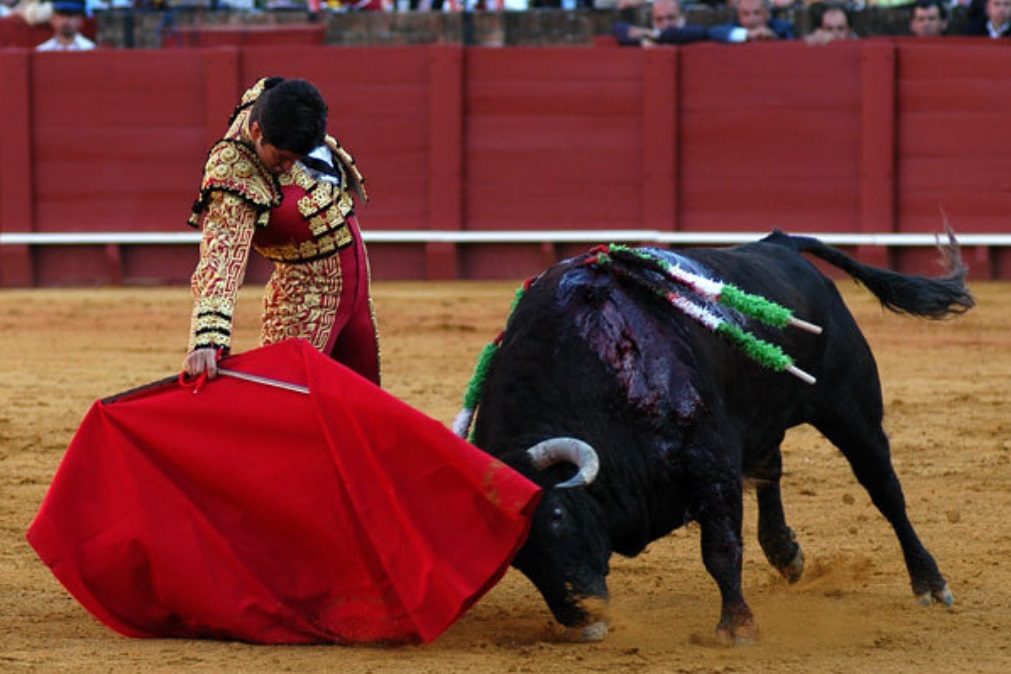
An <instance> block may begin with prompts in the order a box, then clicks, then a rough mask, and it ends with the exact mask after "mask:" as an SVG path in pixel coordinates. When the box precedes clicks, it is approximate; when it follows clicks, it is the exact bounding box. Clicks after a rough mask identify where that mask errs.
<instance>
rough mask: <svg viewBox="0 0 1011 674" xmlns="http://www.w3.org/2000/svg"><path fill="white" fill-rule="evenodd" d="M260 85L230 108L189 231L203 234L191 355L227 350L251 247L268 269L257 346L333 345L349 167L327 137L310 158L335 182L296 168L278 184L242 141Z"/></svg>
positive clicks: (354, 181)
mask: <svg viewBox="0 0 1011 674" xmlns="http://www.w3.org/2000/svg"><path fill="white" fill-rule="evenodd" d="M266 81H267V80H260V81H259V82H257V83H256V85H255V86H253V87H252V88H251V89H250V90H249V91H247V92H246V93H245V94H244V95H243V97H242V100H241V102H240V103H239V105H238V106H237V107H236V109H235V112H234V113H233V115H232V119H231V121H230V124H229V128H228V132H227V133H226V134H225V137H224V138H223V139H222V140H220V141H218V142H217V143H216V144H215V145H214V147H213V148H211V151H210V153H209V155H208V158H207V163H206V165H205V167H204V175H203V180H202V181H201V185H200V194H199V196H198V198H197V200H196V202H195V203H194V206H193V213H192V215H191V216H190V219H189V224H190V225H191V226H193V227H202V228H203V238H202V241H201V244H200V262H199V263H198V265H197V268H196V271H195V272H194V273H193V278H192V282H191V286H192V290H193V297H194V306H193V315H192V321H191V333H190V343H189V348H190V350H191V351H192V350H193V349H196V348H201V347H222V348H224V349H225V350H228V349H229V348H230V346H231V335H232V316H233V312H234V308H235V300H236V295H237V294H238V290H239V287H240V286H241V285H242V281H243V278H244V277H245V273H246V265H247V262H248V258H249V250H250V248H255V249H256V250H257V251H258V252H259V253H261V254H262V255H264V256H265V257H267V258H268V259H270V260H272V261H274V263H275V269H274V273H273V275H272V276H271V279H270V282H269V283H268V286H267V292H266V295H265V298H264V317H263V332H262V334H261V343H264V344H268V343H273V342H276V341H280V340H282V339H286V338H289V337H302V338H305V339H307V340H309V341H310V342H312V343H313V345H314V346H316V348H318V349H323V348H324V346H325V345H326V344H327V343H328V340H329V339H330V337H331V334H330V332H331V330H332V329H333V325H334V317H335V315H336V312H337V304H338V301H339V297H340V292H341V269H340V261H339V258H338V256H336V255H335V253H337V252H338V251H339V250H341V249H342V248H344V247H346V246H349V245H352V244H353V243H358V244H360V242H356V241H355V236H356V234H355V230H354V228H353V227H349V226H348V222H347V218H348V217H349V215H350V214H352V213H353V207H354V202H353V198H352V196H351V193H350V191H349V190H348V188H349V187H350V188H351V189H353V190H354V191H355V192H356V193H357V194H358V196H359V197H360V198H361V199H363V200H365V199H367V196H366V194H365V189H364V180H363V178H362V175H361V173H360V172H359V171H358V168H357V167H356V166H355V164H354V159H353V158H352V157H351V155H350V154H348V153H347V152H346V151H345V150H344V149H343V148H342V147H341V146H340V144H339V143H338V142H337V140H336V139H335V138H333V137H332V136H327V137H326V148H325V149H323V148H317V151H314V152H313V156H320V153H322V154H323V155H329V157H327V158H325V159H324V161H327V163H329V164H330V165H331V166H332V167H333V168H335V169H336V171H337V173H339V175H340V177H339V179H338V178H336V177H333V176H328V175H324V174H321V173H317V172H315V171H313V170H311V169H309V168H307V167H306V166H305V165H303V164H302V163H301V162H296V163H295V165H294V166H293V167H292V169H291V170H290V171H288V172H286V173H283V174H280V175H273V174H271V173H270V172H269V171H268V170H267V168H266V167H265V166H264V165H263V163H262V162H261V161H260V159H259V157H258V156H257V154H256V149H255V146H254V144H253V141H252V140H251V137H250V133H249V122H250V120H249V117H250V109H251V108H252V106H253V104H254V103H255V102H256V100H257V98H259V96H260V94H261V93H262V92H263V91H264V88H265V83H266Z"/></svg>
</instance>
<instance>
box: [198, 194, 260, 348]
mask: <svg viewBox="0 0 1011 674" xmlns="http://www.w3.org/2000/svg"><path fill="white" fill-rule="evenodd" d="M255 221H256V211H255V209H254V208H253V207H252V206H251V205H250V204H249V203H248V202H246V201H244V200H242V199H240V198H239V197H237V196H235V195H233V194H226V193H222V192H216V193H214V194H212V195H210V198H209V201H208V205H207V211H206V215H205V216H204V219H203V224H204V235H203V240H202V241H201V242H200V262H199V263H198V264H197V268H196V270H195V271H194V272H193V277H192V279H191V282H190V287H191V289H192V291H193V297H194V302H193V315H192V317H191V321H190V345H189V350H190V351H192V350H193V349H195V348H199V347H205V346H213V347H217V346H221V347H230V346H231V342H232V316H233V314H234V310H235V299H236V295H237V294H238V292H239V286H241V285H242V279H243V277H245V274H246V263H247V261H248V259H249V249H250V247H251V245H252V241H253V232H254V230H255Z"/></svg>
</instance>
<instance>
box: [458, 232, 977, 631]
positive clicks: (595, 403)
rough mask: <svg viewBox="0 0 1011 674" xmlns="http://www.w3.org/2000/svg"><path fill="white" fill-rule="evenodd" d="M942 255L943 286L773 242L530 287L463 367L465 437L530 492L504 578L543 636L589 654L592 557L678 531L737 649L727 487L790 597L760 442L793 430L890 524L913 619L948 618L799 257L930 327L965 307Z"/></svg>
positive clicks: (737, 586) (844, 338)
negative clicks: (826, 451)
mask: <svg viewBox="0 0 1011 674" xmlns="http://www.w3.org/2000/svg"><path fill="white" fill-rule="evenodd" d="M943 250H944V251H945V253H946V255H947V262H948V272H947V274H946V275H945V276H943V277H940V278H926V277H921V276H912V275H906V274H900V273H897V272H892V271H888V270H884V269H877V268H874V267H869V266H867V265H863V264H861V263H859V262H857V261H856V260H854V259H852V258H851V257H849V256H848V255H846V254H844V253H842V252H840V251H838V250H836V249H834V248H831V247H829V246H827V245H825V244H823V243H822V242H820V241H818V240H817V239H813V238H809V237H796V236H788V235H786V234H782V233H779V232H776V233H773V234H771V235H770V236H768V237H766V238H765V239H763V240H761V241H759V242H756V243H751V244H747V245H744V246H740V247H735V248H728V249H702V248H699V249H691V250H686V251H683V252H680V253H672V252H669V251H661V250H657V249H624V248H621V247H605V248H602V249H599V250H595V251H593V252H591V253H590V254H588V255H584V256H581V257H578V258H574V259H570V260H566V261H564V262H561V263H559V264H557V265H555V266H553V267H551V268H550V269H548V270H546V271H545V272H544V273H543V274H541V275H540V276H538V277H537V278H536V279H534V280H533V282H532V283H530V284H529V286H528V287H527V289H526V291H525V293H524V294H523V296H522V299H521V300H520V301H519V302H518V303H517V305H516V307H515V309H514V311H513V314H512V315H511V317H510V319H509V321H508V324H507V326H506V329H505V331H504V333H503V334H502V335H501V337H500V341H499V342H498V348H497V350H493V352H492V353H493V355H492V356H491V358H490V360H489V361H488V362H486V363H484V365H485V366H486V368H485V367H482V368H479V370H480V371H481V372H486V375H485V378H484V380H483V385H482V386H479V387H478V388H479V390H480V391H481V392H482V395H481V398H480V406H479V408H478V415H477V420H476V424H475V427H474V434H473V439H474V442H475V444H477V445H478V446H479V447H481V448H482V449H484V450H485V451H487V452H489V453H491V454H493V455H495V456H497V457H499V458H501V459H502V460H503V461H505V462H506V463H508V464H509V465H511V466H512V467H514V468H516V469H517V470H519V471H521V472H522V473H524V474H525V475H526V476H528V477H529V478H530V479H532V480H534V481H536V482H537V483H538V484H540V485H541V486H542V487H543V488H544V489H545V494H544V498H543V500H542V502H541V504H540V506H539V507H538V509H537V511H536V513H535V514H534V518H533V524H532V529H531V533H530V536H529V539H528V540H527V542H526V544H525V545H524V547H523V548H522V549H521V550H520V552H519V553H518V555H517V556H516V558H515V559H514V562H513V564H514V566H516V568H518V569H519V570H520V571H522V572H523V573H524V574H526V576H527V577H529V578H530V580H531V581H532V582H533V583H534V584H535V585H536V587H537V588H538V590H539V591H540V592H541V594H542V595H543V596H544V598H545V600H546V601H547V603H548V606H549V607H550V609H551V611H552V612H553V613H554V615H555V617H556V618H557V619H558V621H559V622H561V623H562V624H563V625H565V626H567V627H569V628H573V629H574V630H576V631H577V634H578V635H579V636H580V637H582V638H584V639H587V640H592V639H600V638H603V637H604V636H605V635H606V633H607V624H606V619H605V617H604V616H605V612H604V607H605V606H606V602H607V598H608V590H607V583H606V577H607V574H608V570H609V566H608V562H609V558H610V556H611V554H612V553H613V552H617V553H620V554H622V555H626V556H635V555H637V554H639V553H640V552H641V551H642V550H643V549H644V548H645V547H646V546H647V545H648V544H649V543H650V542H651V541H653V540H656V539H658V538H660V537H662V536H665V535H666V534H668V533H670V532H671V531H672V530H673V529H675V528H677V527H680V526H682V525H683V524H685V523H686V522H689V521H695V522H698V524H699V528H700V533H701V547H702V560H703V563H704V564H705V567H706V569H707V571H708V572H709V573H710V574H711V575H712V577H713V578H714V579H715V581H716V583H717V585H718V586H719V589H720V594H721V598H722V609H721V615H720V619H719V622H718V624H717V633H718V635H720V637H721V638H723V639H726V640H728V641H735V642H743V641H750V640H753V639H755V638H757V633H758V630H757V624H756V622H755V619H754V617H753V615H752V612H751V609H750V608H749V607H748V604H747V603H746V602H745V600H744V596H743V595H742V592H741V565H742V555H743V545H742V540H741V520H742V509H743V507H742V488H743V482H744V480H745V479H747V480H749V481H753V482H754V484H755V491H756V495H757V501H758V508H759V520H758V539H759V543H760V545H761V548H762V550H763V551H764V553H765V556H766V558H767V559H768V560H769V562H770V564H772V566H774V567H775V568H776V569H778V570H779V572H780V573H781V574H782V575H783V576H784V577H786V578H787V579H788V580H790V581H796V580H797V579H799V578H800V577H801V575H802V573H803V570H804V557H803V553H802V550H801V547H800V545H799V543H798V542H797V540H796V537H795V535H794V532H793V531H792V530H791V529H790V527H789V526H788V525H787V523H786V517H785V514H784V510H783V504H782V498H781V493H780V477H781V475H782V454H781V451H780V444H781V443H782V441H783V438H784V435H785V433H786V431H787V429H789V428H791V427H793V426H797V425H799V424H804V423H808V424H811V425H813V426H814V427H815V428H817V429H818V430H819V431H820V432H821V433H822V434H823V435H824V436H825V437H826V438H828V439H829V440H830V441H831V442H832V443H833V444H834V445H835V446H836V447H838V448H839V449H840V450H841V451H842V453H843V454H844V455H845V457H846V458H847V460H848V461H849V463H850V465H851V466H852V468H853V472H854V474H855V475H856V477H857V479H858V480H859V482H860V483H861V484H862V485H863V486H864V488H865V489H866V490H867V492H868V494H870V497H871V499H872V501H873V502H874V505H875V506H876V507H877V508H878V510H879V511H880V512H881V513H882V514H883V515H884V516H885V517H886V518H887V519H888V521H889V522H890V523H891V525H892V527H893V529H894V530H895V533H896V536H897V537H898V540H899V544H900V546H901V548H902V552H903V555H904V556H905V561H906V567H907V569H908V572H909V576H910V580H911V582H912V588H913V593H914V594H915V595H916V596H917V598H918V599H919V600H920V602H921V603H924V604H927V605H929V604H931V603H933V602H935V601H936V602H940V603H941V604H943V605H946V606H950V605H951V604H952V603H953V602H954V598H953V596H952V594H951V592H950V591H949V589H948V585H947V582H946V581H945V579H944V577H943V576H942V574H941V572H940V571H939V569H938V567H937V564H936V562H935V561H934V558H933V557H932V556H931V554H930V553H929V552H928V551H927V549H926V548H925V547H924V546H923V544H922V543H921V542H920V540H919V538H918V536H917V535H916V532H915V531H914V529H913V526H912V524H911V523H910V521H909V519H908V517H907V515H906V506H905V500H904V497H903V494H902V487H901V485H900V484H899V479H898V477H897V476H896V474H895V471H894V469H893V467H892V463H891V458H890V452H889V446H888V438H887V437H886V435H885V432H884V430H883V428H882V417H883V405H882V397H881V385H880V382H879V379H878V372H877V367H876V365H875V362H874V357H873V355H872V354H871V350H870V347H869V346H868V344H867V341H866V339H865V338H864V336H863V335H862V334H861V332H860V329H859V328H858V326H857V324H856V322H855V320H854V319H853V316H852V315H851V314H850V312H849V310H848V309H847V308H846V306H845V305H844V304H843V302H842V299H841V297H840V296H839V293H838V291H837V290H836V287H835V285H834V284H833V283H832V281H830V280H829V279H828V278H826V277H825V276H824V275H822V274H821V273H820V272H819V271H818V270H817V269H816V268H815V266H814V265H812V264H811V263H810V262H808V261H807V260H806V259H805V258H804V257H803V255H802V253H808V254H811V255H814V256H816V257H818V258H821V259H822V260H824V261H826V262H828V263H830V264H832V265H834V266H836V267H838V268H840V269H842V270H843V271H845V272H847V273H848V274H850V275H851V276H852V277H854V278H855V279H857V280H858V281H860V282H861V283H863V285H864V286H866V287H867V288H868V289H869V290H870V291H871V292H872V293H873V294H874V295H875V296H877V297H878V298H879V300H880V301H881V302H882V304H883V305H884V306H885V307H887V308H888V309H890V310H893V311H896V312H901V313H907V314H911V315H914V316H921V317H926V318H933V319H939V318H944V317H947V316H950V315H953V314H957V313H960V312H963V311H966V310H968V309H969V308H970V307H972V305H973V299H972V296H971V295H970V294H969V291H968V290H967V289H966V287H965V281H964V280H965V271H966V270H965V266H964V265H963V263H962V261H961V258H960V256H959V252H958V248H957V244H956V243H955V241H954V237H953V236H952V235H951V234H950V232H949V241H948V244H947V246H945V247H944V248H943ZM744 291H746V292H744ZM787 308H788V309H787ZM791 310H792V313H791ZM784 311H785V313H786V317H784V315H783V313H782V312H784ZM777 312H779V313H777ZM791 317H793V318H796V317H800V318H802V319H804V321H806V322H807V323H804V322H801V323H800V324H799V325H800V327H801V328H806V329H797V328H796V327H791V324H790V323H789V322H788V321H787V320H786V318H791ZM811 324H814V325H811ZM794 325H797V324H796V323H795V324H794ZM815 326H820V327H821V328H822V329H823V332H821V333H820V334H817V332H818V330H817V327H815ZM791 374H792V375H795V376H791ZM465 425H466V422H464V426H465ZM458 431H465V428H459V427H458ZM573 464H575V465H576V466H577V471H576V473H575V475H573V468H572V465H573Z"/></svg>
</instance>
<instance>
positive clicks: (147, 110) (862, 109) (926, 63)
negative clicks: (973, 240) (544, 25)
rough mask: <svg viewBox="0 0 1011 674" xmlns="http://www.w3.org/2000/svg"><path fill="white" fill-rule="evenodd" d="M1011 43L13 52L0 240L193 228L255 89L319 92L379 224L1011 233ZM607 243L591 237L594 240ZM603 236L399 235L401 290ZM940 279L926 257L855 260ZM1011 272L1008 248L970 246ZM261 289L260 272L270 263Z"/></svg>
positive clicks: (124, 271) (164, 273)
mask: <svg viewBox="0 0 1011 674" xmlns="http://www.w3.org/2000/svg"><path fill="white" fill-rule="evenodd" d="M1009 65H1011V51H1007V50H1005V49H1002V48H1000V47H995V46H993V45H991V44H989V43H987V42H985V41H978V42H977V41H953V42H951V43H950V44H949V43H947V42H944V41H941V42H930V43H927V44H923V43H916V42H913V41H904V40H886V39H875V40H865V41H860V42H848V43H839V44H832V45H828V46H827V47H822V48H812V47H808V46H806V45H804V44H800V43H788V44H771V45H743V46H736V47H730V46H726V45H693V46H691V47H687V48H681V49H665V50H625V49H621V50H618V49H604V48H600V49H590V48H587V49H576V48H554V49H552V48H538V49H533V48H512V49H463V48H460V47H456V46H426V47H402V48H333V47H277V48H255V49H252V48H251V49H244V48H234V47H222V48H208V49H185V50H171V51H102V50H99V51H96V52H91V53H84V54H37V53H33V52H28V51H25V50H0V119H3V120H4V124H3V125H0V232H4V233H7V232H18V231H27V232H60V231H130V232H133V231H184V230H185V224H184V221H185V218H186V215H187V211H188V208H189V206H190V203H191V202H192V199H193V197H194V194H195V189H196V186H197V183H198V180H199V173H200V168H201V165H202V160H203V158H204V156H205V153H206V150H207V148H208V147H209V145H210V143H211V142H212V141H213V140H214V139H215V138H217V136H218V134H220V133H221V132H222V130H223V127H224V123H225V121H226V119H227V117H228V115H229V113H230V112H231V109H232V107H233V106H234V104H235V102H236V100H237V97H238V95H239V94H240V93H241V91H242V88H243V87H245V86H247V85H248V84H249V83H251V82H252V81H254V80H255V79H256V78H257V77H260V76H264V75H270V74H280V75H285V76H299V77H305V78H307V79H310V80H312V81H313V82H315V83H316V84H317V85H318V86H319V87H320V89H321V90H322V92H323V94H324V96H325V97H326V98H327V100H328V101H329V103H330V108H331V128H332V131H333V132H334V133H335V135H337V136H338V137H339V138H340V139H341V140H342V142H344V143H345V145H346V146H347V147H348V148H349V149H350V150H351V151H352V152H353V153H354V154H355V156H356V157H357V158H358V160H359V164H360V166H361V167H362V169H363V171H364V173H365V175H366V179H367V182H368V187H369V192H370V195H371V196H372V203H370V204H369V205H368V206H366V207H365V208H364V209H362V210H361V217H362V222H363V225H364V226H365V228H366V229H367V230H373V231H375V230H426V229H431V230H471V231H487V230H501V229H524V230H528V229H529V230H538V229H541V230H548V229H550V230H565V229H569V230H593V229H600V230H605V229H650V230H661V231H700V232H702V231H704V232H709V231H720V230H732V231H756V232H757V231H765V230H768V229H770V228H772V227H781V228H784V229H789V230H802V231H815V232H868V233H879V232H880V233H887V232H934V231H937V230H938V229H939V228H940V226H941V212H940V209H941V208H943V209H944V210H945V212H946V213H947V215H948V216H949V217H950V218H951V220H952V222H953V224H954V225H955V227H956V228H957V229H958V230H959V231H961V232H963V233H978V234H984V233H1008V232H1009V231H1011V228H1009V226H1008V224H1007V219H1006V214H1007V213H1008V212H1011V165H1009V164H1011V158H1009V157H1005V156H1004V155H1005V153H1002V152H999V150H998V147H999V143H1000V139H1001V138H1002V135H1003V133H1002V132H1003V131H1004V130H1006V128H1008V125H1009V123H1011V86H1009V85H1011V68H1009ZM590 243H592V242H587V245H589V244H590ZM586 247H587V246H586V245H583V244H564V245H562V244H559V245H552V244H508V245H502V244H500V245H476V244H475V245H471V244H465V245H459V246H454V245H452V244H444V243H430V244H427V245H423V244H376V245H373V246H372V248H371V254H372V257H373V270H374V273H375V276H376V277H377V278H454V277H463V278H493V277H498V278H501V277H509V278H518V277H522V276H525V275H528V274H530V273H532V272H534V271H536V270H538V269H540V268H542V267H543V266H544V265H545V264H547V263H549V262H550V261H552V260H554V259H555V258H556V257H558V256H560V255H567V254H570V253H573V252H576V251H578V250H582V249H585V248H586ZM857 253H858V254H859V255H861V256H863V257H864V258H866V259H869V260H871V261H873V262H877V263H883V264H884V263H889V262H891V263H893V264H894V265H896V266H898V267H899V268H902V269H906V270H913V271H923V270H928V269H929V270H932V269H933V267H932V265H933V260H934V258H935V254H934V252H933V251H930V250H926V249H902V250H900V251H897V252H896V251H892V253H891V254H888V253H887V252H886V251H885V250H884V249H866V250H857ZM195 255H196V250H195V247H194V246H122V247H120V246H116V245H110V246H62V247H56V246H34V247H31V248H28V247H25V246H12V245H3V246H0V285H8V286H9V285H32V284H39V285H51V284H68V283H105V282H109V281H113V282H118V281H121V280H125V281H127V282H135V283H140V282H165V281H169V282H183V281H185V280H186V279H187V277H188V274H189V273H190V271H191V269H192V265H193V263H194V261H195ZM970 262H971V263H973V264H974V269H973V273H974V275H976V276H977V277H984V278H985V277H990V276H1001V277H1005V278H1007V277H1011V258H1009V256H1008V249H1007V248H993V249H986V248H980V249H978V250H972V251H970ZM251 273H252V275H253V276H262V275H263V273H264V267H263V265H260V266H257V267H254V269H253V270H252V272H251Z"/></svg>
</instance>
